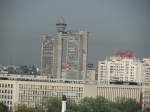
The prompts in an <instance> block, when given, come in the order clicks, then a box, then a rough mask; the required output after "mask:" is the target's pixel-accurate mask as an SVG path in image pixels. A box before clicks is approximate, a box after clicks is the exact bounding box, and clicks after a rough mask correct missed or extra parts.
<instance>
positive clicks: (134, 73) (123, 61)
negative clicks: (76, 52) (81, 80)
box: [98, 57, 143, 83]
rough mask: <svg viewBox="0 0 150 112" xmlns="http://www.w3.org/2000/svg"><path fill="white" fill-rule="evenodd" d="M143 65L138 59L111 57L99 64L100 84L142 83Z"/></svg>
mask: <svg viewBox="0 0 150 112" xmlns="http://www.w3.org/2000/svg"><path fill="white" fill-rule="evenodd" d="M142 69H143V67H142V64H141V62H140V61H139V60H137V59H136V58H128V57H110V58H108V59H106V60H105V61H99V62H98V83H101V82H107V81H108V82H109V81H129V82H142V75H141V72H142Z"/></svg>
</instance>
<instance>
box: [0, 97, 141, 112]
mask: <svg viewBox="0 0 150 112" xmlns="http://www.w3.org/2000/svg"><path fill="white" fill-rule="evenodd" d="M2 104H3V103H1V105H0V112H9V111H8V107H7V106H6V105H4V104H3V105H2ZM3 106H6V107H4V108H3ZM61 106H62V102H61V98H57V97H51V98H46V99H45V100H44V101H43V103H42V106H37V107H35V108H33V107H31V108H29V107H26V106H25V105H18V106H16V107H15V110H16V111H15V112H61ZM2 109H6V110H4V111H2ZM140 109H141V106H140V104H139V103H138V102H137V101H136V100H133V99H125V98H118V100H117V102H112V101H109V100H107V99H105V98H104V97H100V96H98V97H96V98H92V97H85V98H83V99H82V100H81V101H79V103H78V104H76V103H75V102H74V101H73V100H71V99H67V110H66V112H137V111H138V110H140Z"/></svg>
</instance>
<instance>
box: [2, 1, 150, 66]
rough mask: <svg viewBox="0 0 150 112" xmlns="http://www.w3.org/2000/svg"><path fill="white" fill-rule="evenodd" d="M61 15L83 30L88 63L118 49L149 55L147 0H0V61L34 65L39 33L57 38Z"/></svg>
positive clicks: (149, 4)
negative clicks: (87, 39) (86, 33)
mask: <svg viewBox="0 0 150 112" xmlns="http://www.w3.org/2000/svg"><path fill="white" fill-rule="evenodd" d="M61 16H63V18H64V19H65V23H67V28H66V30H69V29H81V30H83V31H89V34H90V36H89V49H88V50H89V51H88V63H93V64H94V65H95V66H97V63H98V61H99V60H105V59H106V57H110V56H114V55H115V54H116V52H117V51H118V50H121V51H129V50H131V51H133V56H134V57H137V58H139V59H142V58H147V57H150V0H0V64H4V65H7V64H10V59H11V62H12V64H14V65H35V66H38V67H40V63H41V62H40V60H41V40H42V38H41V35H42V33H47V34H48V35H49V36H51V37H57V29H56V25H55V24H56V22H57V21H58V19H59V18H60V17H61Z"/></svg>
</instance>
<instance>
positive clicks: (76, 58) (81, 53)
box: [66, 31, 88, 80]
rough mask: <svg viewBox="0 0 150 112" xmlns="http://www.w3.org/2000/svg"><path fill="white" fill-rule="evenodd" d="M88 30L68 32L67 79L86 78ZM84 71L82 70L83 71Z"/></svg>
mask: <svg viewBox="0 0 150 112" xmlns="http://www.w3.org/2000/svg"><path fill="white" fill-rule="evenodd" d="M87 49H88V32H84V31H69V32H68V34H67V55H66V61H67V67H66V69H67V74H66V76H67V79H79V80H81V79H82V80H85V79H86V64H87ZM81 71H82V72H81Z"/></svg>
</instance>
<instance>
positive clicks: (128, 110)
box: [116, 98, 141, 112]
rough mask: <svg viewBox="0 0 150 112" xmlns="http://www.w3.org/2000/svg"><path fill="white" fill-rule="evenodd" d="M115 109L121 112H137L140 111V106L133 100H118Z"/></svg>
mask: <svg viewBox="0 0 150 112" xmlns="http://www.w3.org/2000/svg"><path fill="white" fill-rule="evenodd" d="M116 108H118V109H119V110H120V111H121V112H137V110H139V109H141V106H140V103H138V102H137V101H136V100H134V99H125V98H119V99H118V101H117V103H116Z"/></svg>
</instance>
